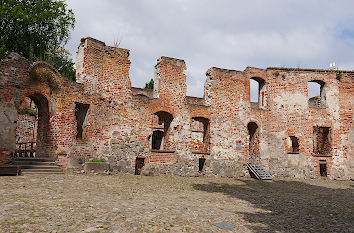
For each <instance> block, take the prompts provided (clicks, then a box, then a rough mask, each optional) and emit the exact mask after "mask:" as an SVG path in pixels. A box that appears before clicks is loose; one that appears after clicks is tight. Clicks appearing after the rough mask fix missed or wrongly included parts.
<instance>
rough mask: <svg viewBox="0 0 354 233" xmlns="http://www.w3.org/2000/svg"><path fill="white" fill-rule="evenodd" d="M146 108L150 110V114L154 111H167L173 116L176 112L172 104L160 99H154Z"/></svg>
mask: <svg viewBox="0 0 354 233" xmlns="http://www.w3.org/2000/svg"><path fill="white" fill-rule="evenodd" d="M147 108H148V109H149V110H150V111H151V113H152V114H154V113H156V112H168V113H169V114H171V115H172V116H173V118H175V117H176V113H175V111H174V109H173V108H172V106H171V105H170V104H169V103H168V102H167V101H165V100H162V99H154V100H153V101H152V102H151V103H150V104H149V105H148V106H147Z"/></svg>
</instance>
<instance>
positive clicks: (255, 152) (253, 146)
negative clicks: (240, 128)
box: [247, 122, 260, 158]
mask: <svg viewBox="0 0 354 233" xmlns="http://www.w3.org/2000/svg"><path fill="white" fill-rule="evenodd" d="M247 129H248V135H249V157H255V158H256V157H259V155H260V149H259V130H258V125H257V124H256V123H255V122H250V123H248V125H247Z"/></svg>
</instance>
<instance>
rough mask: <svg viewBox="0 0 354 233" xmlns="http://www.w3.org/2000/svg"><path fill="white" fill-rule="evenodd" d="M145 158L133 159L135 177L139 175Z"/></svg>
mask: <svg viewBox="0 0 354 233" xmlns="http://www.w3.org/2000/svg"><path fill="white" fill-rule="evenodd" d="M144 163H145V158H136V159H135V175H140V174H141V170H142V169H143V167H144Z"/></svg>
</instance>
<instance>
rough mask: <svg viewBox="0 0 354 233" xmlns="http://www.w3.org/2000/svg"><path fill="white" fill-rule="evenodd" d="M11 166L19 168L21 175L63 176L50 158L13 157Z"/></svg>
mask: <svg viewBox="0 0 354 233" xmlns="http://www.w3.org/2000/svg"><path fill="white" fill-rule="evenodd" d="M12 164H13V165H16V166H18V167H20V168H21V173H22V174H64V171H63V170H62V169H60V167H59V166H57V165H56V164H55V161H54V160H53V159H51V158H37V157H35V158H31V157H15V158H13V159H12Z"/></svg>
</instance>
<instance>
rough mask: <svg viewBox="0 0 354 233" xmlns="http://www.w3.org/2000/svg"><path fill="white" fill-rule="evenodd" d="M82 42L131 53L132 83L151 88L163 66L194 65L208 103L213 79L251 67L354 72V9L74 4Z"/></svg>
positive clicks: (275, 1)
mask: <svg viewBox="0 0 354 233" xmlns="http://www.w3.org/2000/svg"><path fill="white" fill-rule="evenodd" d="M67 2H68V5H69V8H72V9H73V10H74V13H75V16H76V19H77V24H76V28H75V30H74V31H73V33H72V39H71V40H70V41H69V43H68V46H67V47H68V49H69V50H70V51H71V52H72V53H75V52H76V49H77V46H78V44H79V42H80V38H82V37H87V36H90V37H94V38H96V39H99V40H102V41H104V42H106V44H113V43H114V41H115V40H121V47H124V48H128V49H130V50H131V53H130V54H131V61H132V66H131V79H132V83H133V85H135V86H139V87H143V86H144V84H145V83H146V82H148V81H149V79H150V78H151V77H153V73H154V65H155V64H156V59H157V58H159V57H160V56H170V57H176V58H180V59H184V60H185V61H186V63H187V69H188V70H187V75H188V80H187V85H188V94H189V95H196V96H202V95H203V88H204V85H203V83H204V80H205V71H206V70H207V69H208V68H210V67H212V66H217V67H222V68H228V69H239V70H243V69H244V68H245V67H246V66H256V67H260V68H266V67H268V66H288V67H298V66H300V67H313V68H328V65H329V63H330V62H332V61H335V62H336V63H337V64H338V66H339V68H343V69H354V68H353V67H354V57H353V52H354V33H351V32H353V31H354V13H352V9H353V7H354V2H353V1H350V0H348V1H347V0H340V1H323V0H297V1H282V0H268V1H264V0H251V1H227V0H219V1H212V0H193V1H190V0H174V1H173V0H143V1H136V0H130V1H129V0H120V1H113V0H101V1H93V0H85V1H84V0H70V1H67Z"/></svg>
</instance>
